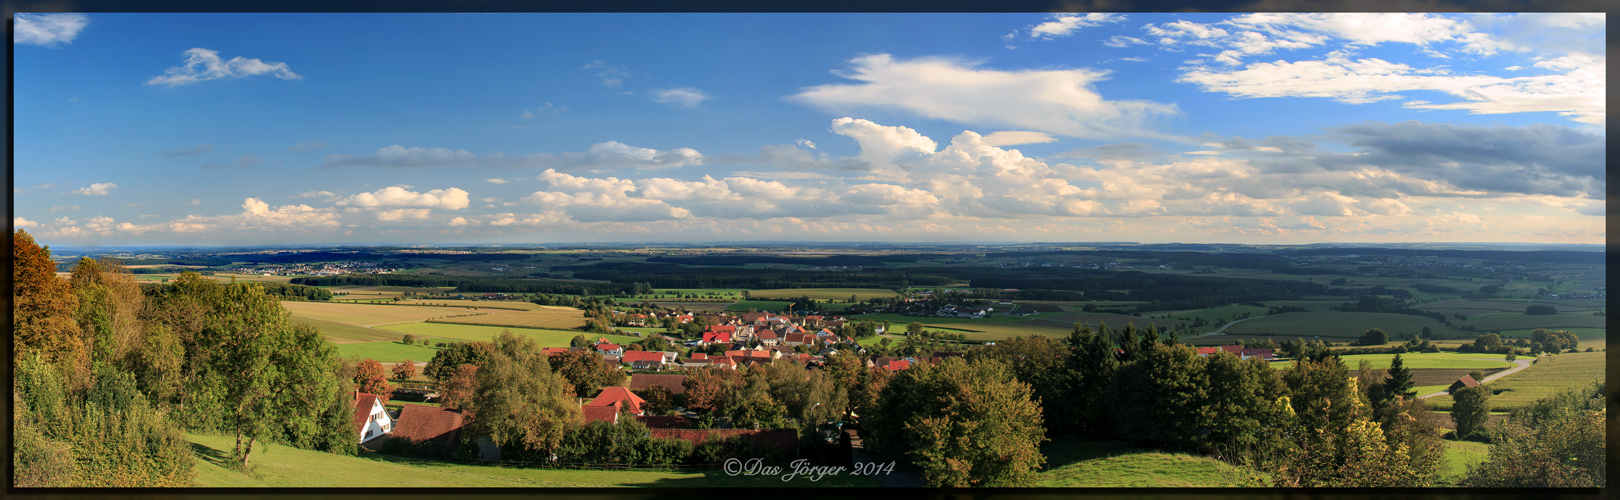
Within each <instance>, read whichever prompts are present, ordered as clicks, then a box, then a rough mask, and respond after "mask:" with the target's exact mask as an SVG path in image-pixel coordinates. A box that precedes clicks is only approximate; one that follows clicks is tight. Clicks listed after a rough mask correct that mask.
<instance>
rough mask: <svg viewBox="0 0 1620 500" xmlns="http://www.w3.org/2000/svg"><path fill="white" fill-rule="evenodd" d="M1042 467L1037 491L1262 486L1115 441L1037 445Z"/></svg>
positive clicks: (1239, 473)
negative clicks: (1039, 447)
mask: <svg viewBox="0 0 1620 500" xmlns="http://www.w3.org/2000/svg"><path fill="white" fill-rule="evenodd" d="M1041 453H1042V454H1044V455H1046V460H1047V463H1046V467H1045V468H1044V469H1043V470H1041V472H1040V480H1039V482H1037V483H1036V486H1045V487H1072V488H1140V487H1170V488H1219V487H1263V486H1266V483H1265V481H1266V479H1265V477H1264V476H1262V475H1260V474H1259V473H1257V472H1255V471H1252V470H1248V469H1244V468H1241V467H1236V466H1233V465H1230V464H1227V463H1225V462H1222V461H1220V460H1216V459H1214V458H1210V457H1202V456H1198V455H1191V454H1186V453H1171V452H1163V451H1158V450H1153V449H1147V448H1138V447H1135V446H1132V445H1130V444H1127V443H1123V442H1118V441H1090V440H1081V439H1075V438H1068V437H1059V438H1056V439H1054V440H1053V441H1052V442H1049V443H1045V444H1043V445H1041Z"/></svg>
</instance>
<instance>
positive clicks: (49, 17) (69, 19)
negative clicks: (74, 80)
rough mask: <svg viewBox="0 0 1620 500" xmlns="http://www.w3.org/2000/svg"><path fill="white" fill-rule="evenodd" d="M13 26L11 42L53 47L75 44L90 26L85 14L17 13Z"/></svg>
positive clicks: (88, 18)
mask: <svg viewBox="0 0 1620 500" xmlns="http://www.w3.org/2000/svg"><path fill="white" fill-rule="evenodd" d="M15 16H16V22H15V23H14V24H13V25H12V32H11V41H12V42H13V43H16V44H18V45H43V46H47V47H53V46H56V45H60V44H64V43H73V39H74V38H76V37H78V36H79V31H81V30H83V29H84V27H85V26H86V25H89V24H90V17H89V16H86V15H84V14H23V13H17V14H15Z"/></svg>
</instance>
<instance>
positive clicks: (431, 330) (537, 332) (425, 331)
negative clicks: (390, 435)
mask: <svg viewBox="0 0 1620 500" xmlns="http://www.w3.org/2000/svg"><path fill="white" fill-rule="evenodd" d="M389 328H390V329H393V330H395V331H398V332H403V333H409V334H411V335H415V336H417V337H426V338H429V339H445V340H448V341H457V342H489V340H490V339H493V338H495V335H498V334H500V333H501V331H503V330H511V331H512V333H516V334H518V335H523V336H526V337H529V338H532V339H534V341H535V342H538V343H539V344H540V347H568V342H569V341H570V340H573V338H574V336H575V335H584V336H585V338H587V339H591V340H596V339H599V338H604V337H605V338H607V339H608V341H610V342H635V341H637V340H640V339H637V338H635V337H630V336H625V335H602V334H599V333H589V332H582V331H570V330H541V329H534V328H507V327H499V326H482V325H454V324H446V323H411V324H407V325H393V326H390V327H389ZM379 361H380V360H379Z"/></svg>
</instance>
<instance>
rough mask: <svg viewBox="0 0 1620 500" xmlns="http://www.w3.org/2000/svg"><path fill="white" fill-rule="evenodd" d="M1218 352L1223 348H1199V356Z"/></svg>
mask: <svg viewBox="0 0 1620 500" xmlns="http://www.w3.org/2000/svg"><path fill="white" fill-rule="evenodd" d="M1217 352H1221V348H1219V347H1200V348H1198V354H1215V353H1217Z"/></svg>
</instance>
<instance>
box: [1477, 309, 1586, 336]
mask: <svg viewBox="0 0 1620 500" xmlns="http://www.w3.org/2000/svg"><path fill="white" fill-rule="evenodd" d="M1465 316H1467V315H1465ZM1605 318H1606V316H1593V315H1592V313H1591V312H1560V313H1558V314H1548V315H1536V316H1532V315H1526V314H1524V313H1523V312H1516V313H1512V312H1510V313H1491V314H1476V315H1473V316H1468V320H1467V321H1458V320H1452V324H1459V325H1474V328H1476V329H1478V330H1480V331H1482V332H1483V331H1487V330H1523V329H1531V330H1534V329H1536V328H1546V329H1549V330H1563V329H1569V328H1607V327H1608V324H1607V323H1605V322H1604V319H1605Z"/></svg>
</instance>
